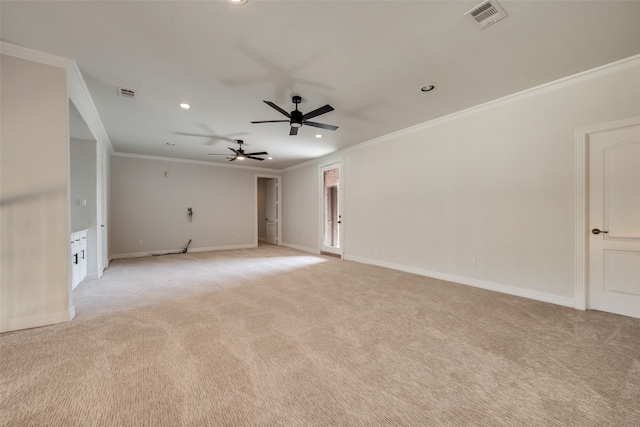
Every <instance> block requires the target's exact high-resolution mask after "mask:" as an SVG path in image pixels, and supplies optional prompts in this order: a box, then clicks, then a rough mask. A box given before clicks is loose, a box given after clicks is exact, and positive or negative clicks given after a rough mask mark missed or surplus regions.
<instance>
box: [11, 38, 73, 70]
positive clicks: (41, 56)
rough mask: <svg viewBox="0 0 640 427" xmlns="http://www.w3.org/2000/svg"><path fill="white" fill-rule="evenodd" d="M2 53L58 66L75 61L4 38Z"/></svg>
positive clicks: (65, 65)
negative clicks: (10, 41)
mask: <svg viewBox="0 0 640 427" xmlns="http://www.w3.org/2000/svg"><path fill="white" fill-rule="evenodd" d="M0 53H1V54H3V55H9V56H14V57H16V58H20V59H26V60H27V61H33V62H39V63H41V64H45V65H51V66H52V67H58V68H67V67H69V66H70V65H71V64H73V63H74V61H73V60H72V59H69V58H65V57H62V56H56V55H52V54H50V53H44V52H40V51H38V50H34V49H29V48H28V47H24V46H19V45H17V44H13V43H9V42H6V41H4V40H1V41H0Z"/></svg>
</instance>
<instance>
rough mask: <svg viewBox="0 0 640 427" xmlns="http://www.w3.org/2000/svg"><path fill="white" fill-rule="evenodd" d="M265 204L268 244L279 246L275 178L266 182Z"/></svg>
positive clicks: (276, 185)
mask: <svg viewBox="0 0 640 427" xmlns="http://www.w3.org/2000/svg"><path fill="white" fill-rule="evenodd" d="M265 204H266V212H267V218H266V220H267V236H266V240H267V242H269V243H271V244H273V245H277V244H278V181H277V180H276V179H275V178H270V179H267V180H266V185H265Z"/></svg>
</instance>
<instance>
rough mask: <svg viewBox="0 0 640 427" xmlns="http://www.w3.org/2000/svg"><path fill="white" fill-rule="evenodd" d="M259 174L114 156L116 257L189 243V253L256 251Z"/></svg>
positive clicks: (112, 243)
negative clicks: (200, 250)
mask: <svg viewBox="0 0 640 427" xmlns="http://www.w3.org/2000/svg"><path fill="white" fill-rule="evenodd" d="M165 172H167V173H168V175H169V176H168V177H165ZM255 174H256V172H255V170H252V169H240V168H230V167H223V166H215V165H208V164H197V163H190V162H180V161H170V160H159V159H151V158H142V157H125V156H120V155H115V156H112V158H111V190H110V191H111V211H110V253H111V257H112V258H113V257H115V258H117V257H121V256H127V255H128V254H132V253H133V254H138V255H145V254H148V253H149V252H163V251H169V250H175V249H180V248H182V247H183V246H185V245H186V244H187V242H188V241H189V239H192V240H193V241H192V243H191V246H190V250H192V249H193V250H198V249H222V248H234V247H253V246H255V244H256V230H257V224H256V211H255V209H256V190H255V189H256V177H255ZM188 207H191V208H193V212H194V215H193V222H189V221H188V217H187V208H188ZM141 240H142V241H143V244H142V245H141V244H139V241H141Z"/></svg>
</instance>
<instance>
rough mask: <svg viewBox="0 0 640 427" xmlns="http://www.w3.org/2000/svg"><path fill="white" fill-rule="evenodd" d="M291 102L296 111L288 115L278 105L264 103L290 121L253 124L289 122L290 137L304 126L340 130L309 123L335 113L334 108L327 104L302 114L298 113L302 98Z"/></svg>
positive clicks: (296, 98) (265, 121)
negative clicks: (311, 120) (332, 112)
mask: <svg viewBox="0 0 640 427" xmlns="http://www.w3.org/2000/svg"><path fill="white" fill-rule="evenodd" d="M291 101H292V102H293V103H294V104H296V109H295V110H293V111H292V112H291V113H287V112H286V111H284V110H283V109H282V108H280V107H278V106H277V105H276V104H274V103H273V102H271V101H264V103H265V104H267V105H268V106H270V107H272V108H275V109H276V110H278V111H280V112H281V113H282V114H284V115H285V116H287V117H288V118H289V120H261V121H257V122H251V123H279V122H289V124H290V125H291V131H290V132H289V135H297V134H298V128H300V127H302V125H307V126H313V127H317V128H321V129H327V130H336V129H338V126H333V125H325V124H324V123H317V122H310V121H309V119H312V118H314V117H317V116H319V115H321V114H324V113H328V112H329V111H333V107H332V106H331V105H329V104H327V105H325V106H324V107H320V108H318V109H315V110H313V111H311V112H310V113H307V114H302V111H298V104H299V103H301V102H302V98H301V97H299V96H297V95H296V96H294V97H293V98H292V99H291Z"/></svg>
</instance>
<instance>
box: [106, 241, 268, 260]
mask: <svg viewBox="0 0 640 427" xmlns="http://www.w3.org/2000/svg"><path fill="white" fill-rule="evenodd" d="M255 247H256V245H255V244H254V243H248V244H243V245H227V246H206V247H202V248H189V250H188V251H187V252H188V253H191V252H208V251H223V250H229V249H248V248H255ZM183 249H184V248H180V249H166V250H160V251H151V252H131V253H124V254H112V255H110V256H109V261H112V260H114V259H124V258H140V257H146V256H151V255H153V254H158V255H164V254H167V253H171V252H181V251H182V250H183Z"/></svg>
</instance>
